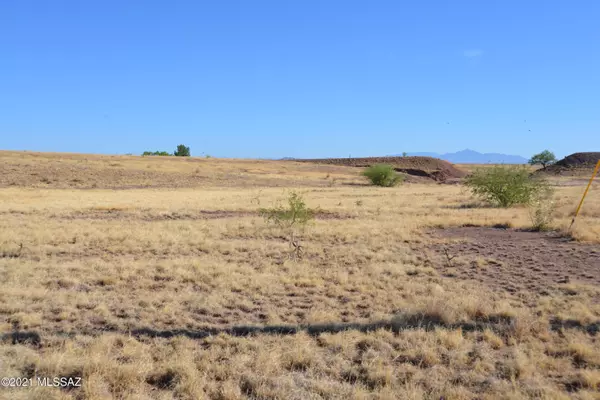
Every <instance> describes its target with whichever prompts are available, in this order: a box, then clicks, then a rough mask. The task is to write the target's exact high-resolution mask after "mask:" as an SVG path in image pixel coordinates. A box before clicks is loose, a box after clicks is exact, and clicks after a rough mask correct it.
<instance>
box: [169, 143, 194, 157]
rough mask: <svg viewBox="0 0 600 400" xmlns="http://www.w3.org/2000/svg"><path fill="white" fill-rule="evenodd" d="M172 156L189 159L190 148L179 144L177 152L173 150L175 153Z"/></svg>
mask: <svg viewBox="0 0 600 400" xmlns="http://www.w3.org/2000/svg"><path fill="white" fill-rule="evenodd" d="M173 155H174V156H176V157H189V156H191V155H192V153H190V148H189V147H188V146H185V145H183V144H180V145H179V146H177V150H175V153H173Z"/></svg>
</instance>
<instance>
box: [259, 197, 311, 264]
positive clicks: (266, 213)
mask: <svg viewBox="0 0 600 400" xmlns="http://www.w3.org/2000/svg"><path fill="white" fill-rule="evenodd" d="M287 202H288V207H283V206H281V205H279V206H277V207H274V208H261V209H260V210H259V212H260V214H261V215H262V216H263V218H265V220H266V221H267V222H268V223H269V222H272V223H275V224H276V225H277V226H279V227H282V228H286V229H289V244H290V248H291V249H292V250H291V252H290V254H289V256H290V258H291V259H294V260H297V259H299V258H302V255H303V254H304V247H303V246H302V245H301V244H300V240H299V239H298V238H296V230H297V228H298V227H304V226H306V224H307V223H308V222H309V221H311V220H312V219H314V217H315V214H316V212H317V210H314V209H312V208H308V207H307V206H306V203H305V202H304V199H303V198H302V196H301V195H299V194H298V193H296V192H291V193H290V195H289V197H288V201H287Z"/></svg>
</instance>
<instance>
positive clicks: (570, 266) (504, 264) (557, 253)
mask: <svg viewBox="0 0 600 400" xmlns="http://www.w3.org/2000/svg"><path fill="white" fill-rule="evenodd" d="M434 235H435V236H437V237H441V238H450V239H465V241H461V242H459V243H456V242H454V243H448V244H442V243H438V244H436V245H434V246H432V247H431V250H432V251H433V253H434V254H435V257H433V258H430V261H432V264H433V266H434V267H435V268H436V269H440V270H442V271H443V273H444V274H445V275H447V276H456V277H459V278H463V279H474V280H476V281H480V282H483V283H485V284H487V285H489V286H490V287H492V288H494V289H501V290H506V291H508V292H511V293H515V292H533V293H537V294H541V295H548V294H550V292H552V291H553V290H564V288H562V289H561V288H560V286H559V285H560V284H565V283H584V284H591V285H600V247H599V246H598V245H593V244H582V243H578V242H575V241H572V240H570V239H569V238H566V237H564V236H559V235H558V234H555V233H541V232H525V231H517V230H512V229H502V228H484V227H468V228H451V229H443V230H438V231H436V232H435V233H434ZM452 257H455V258H453V259H452V260H449V259H450V258H452Z"/></svg>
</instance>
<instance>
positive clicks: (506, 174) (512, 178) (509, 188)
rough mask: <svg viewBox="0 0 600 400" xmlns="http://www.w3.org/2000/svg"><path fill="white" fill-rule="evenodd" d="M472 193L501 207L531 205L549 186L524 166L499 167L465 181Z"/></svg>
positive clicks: (482, 170) (480, 171) (478, 171)
mask: <svg viewBox="0 0 600 400" xmlns="http://www.w3.org/2000/svg"><path fill="white" fill-rule="evenodd" d="M465 185H466V186H467V187H469V188H470V189H471V192H472V193H473V194H474V195H475V196H478V197H480V198H481V199H483V200H485V201H488V202H490V203H492V204H494V205H497V206H499V207H511V206H514V205H518V204H530V203H531V202H532V201H534V200H535V199H536V198H538V196H540V195H541V194H542V193H544V192H546V191H548V190H549V186H548V184H547V183H546V181H544V180H543V179H541V178H536V177H533V176H532V175H531V174H530V173H529V171H528V170H527V168H525V167H522V166H504V165H497V166H493V167H491V168H483V169H478V170H476V171H475V172H473V173H472V174H471V175H469V176H468V177H467V178H466V179H465Z"/></svg>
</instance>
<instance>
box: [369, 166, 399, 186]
mask: <svg viewBox="0 0 600 400" xmlns="http://www.w3.org/2000/svg"><path fill="white" fill-rule="evenodd" d="M363 176H365V177H367V178H368V179H369V180H370V181H371V183H372V184H373V185H376V186H383V187H391V186H395V185H397V184H399V183H400V182H402V176H401V175H398V174H397V173H396V171H395V170H394V167H392V166H391V165H388V164H376V165H372V166H370V167H368V168H367V169H366V170H365V171H364V172H363Z"/></svg>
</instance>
